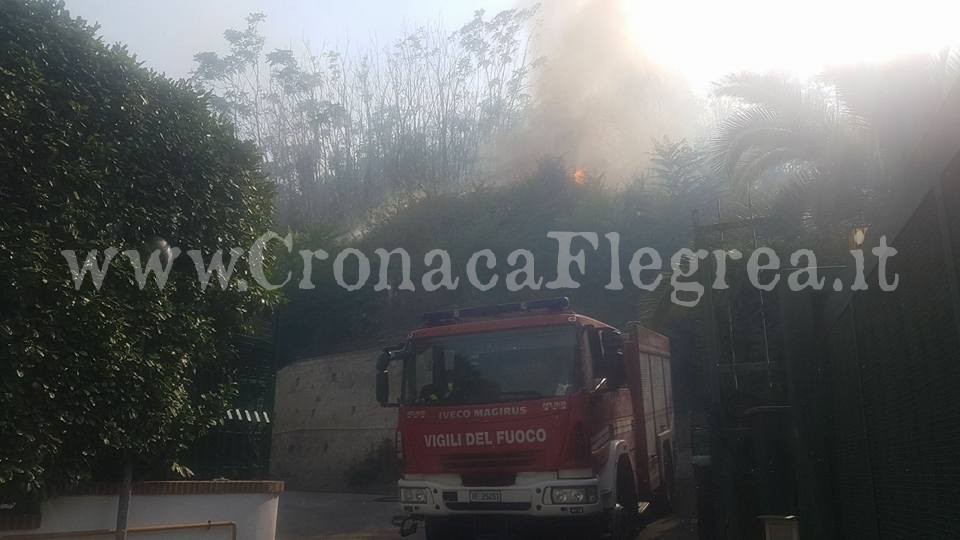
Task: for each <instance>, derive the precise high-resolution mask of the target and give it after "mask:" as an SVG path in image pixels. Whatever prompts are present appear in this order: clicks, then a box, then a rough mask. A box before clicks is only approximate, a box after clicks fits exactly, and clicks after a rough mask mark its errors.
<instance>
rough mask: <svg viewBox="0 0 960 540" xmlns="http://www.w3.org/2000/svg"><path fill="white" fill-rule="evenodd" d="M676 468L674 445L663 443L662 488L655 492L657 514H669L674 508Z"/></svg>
mask: <svg viewBox="0 0 960 540" xmlns="http://www.w3.org/2000/svg"><path fill="white" fill-rule="evenodd" d="M675 472H676V470H675V468H674V465H673V445H671V444H670V441H664V443H663V472H662V473H661V474H662V479H663V480H662V483H661V484H660V488H659V489H657V491H656V493H654V500H653V505H654V510H655V511H656V514H657V515H661V516H662V515H666V514H669V513H670V511H671V510H672V509H673V477H674V474H675Z"/></svg>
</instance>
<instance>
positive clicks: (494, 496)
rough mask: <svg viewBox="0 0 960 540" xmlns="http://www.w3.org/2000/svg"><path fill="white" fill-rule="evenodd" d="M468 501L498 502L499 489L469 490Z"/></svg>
mask: <svg viewBox="0 0 960 540" xmlns="http://www.w3.org/2000/svg"><path fill="white" fill-rule="evenodd" d="M470 502H479V503H489V502H500V492H499V491H471V492H470Z"/></svg>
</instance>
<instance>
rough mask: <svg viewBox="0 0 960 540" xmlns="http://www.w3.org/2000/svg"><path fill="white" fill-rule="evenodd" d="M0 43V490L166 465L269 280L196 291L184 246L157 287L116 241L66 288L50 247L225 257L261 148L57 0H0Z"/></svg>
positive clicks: (240, 222)
mask: <svg viewBox="0 0 960 540" xmlns="http://www.w3.org/2000/svg"><path fill="white" fill-rule="evenodd" d="M0 50H2V51H3V52H2V54H0V200H2V201H3V210H2V213H0V276H2V277H0V280H2V281H0V434H2V435H0V437H2V439H3V442H2V443H0V490H2V491H4V492H11V491H13V492H20V493H22V492H25V491H26V492H34V493H41V492H42V490H43V489H44V488H45V487H49V486H51V485H56V484H60V483H64V482H70V481H77V480H82V479H87V478H90V477H92V476H97V475H98V471H106V473H107V474H109V473H110V472H111V471H119V470H120V468H121V467H120V465H119V463H120V462H121V460H122V459H130V460H133V461H134V462H135V463H139V465H140V467H141V470H143V467H145V466H151V467H154V466H157V465H158V464H160V463H162V462H166V464H167V466H169V463H170V461H172V460H173V458H174V457H175V455H176V452H177V451H178V449H180V448H181V447H182V446H183V445H184V444H186V443H188V442H189V441H190V440H191V439H192V438H194V437H195V436H197V435H198V434H199V433H201V432H202V431H203V429H204V426H206V425H208V424H209V423H210V422H211V420H212V419H214V418H219V417H220V416H221V414H222V412H223V410H224V408H225V407H226V405H227V403H228V401H229V399H230V396H231V393H232V387H233V384H232V382H231V380H232V378H231V369H232V368H231V359H232V356H231V354H230V343H231V340H232V337H233V336H234V335H236V334H237V333H238V332H242V331H243V329H244V324H245V321H248V320H250V318H251V315H253V314H254V313H255V311H256V310H258V309H260V308H261V307H262V306H264V305H265V304H267V303H268V302H269V301H270V298H269V297H268V296H267V295H266V293H264V292H263V291H260V290H255V289H254V288H251V290H250V291H246V292H241V291H239V290H238V289H237V288H236V283H237V282H238V281H237V280H236V279H234V280H233V283H234V284H233V285H231V286H230V287H228V288H227V289H226V290H221V288H220V286H219V284H218V283H216V280H214V283H212V284H211V286H210V287H207V288H206V291H205V292H204V291H203V290H202V289H201V287H200V285H199V283H198V280H197V276H196V272H195V271H194V270H193V264H192V263H191V262H190V260H189V259H187V257H186V256H181V257H180V258H179V259H177V260H176V261H175V263H174V266H173V272H172V273H171V276H170V278H169V280H168V281H167V283H166V286H165V287H163V288H162V289H161V288H158V287H157V286H156V284H153V283H152V282H150V281H148V284H147V287H146V288H145V289H143V290H141V289H140V287H139V286H138V285H137V281H136V279H135V274H134V272H133V270H132V265H131V261H130V260H127V259H125V258H124V256H123V255H120V256H118V257H117V258H116V259H114V262H113V265H112V266H111V269H110V271H109V273H108V274H107V277H106V280H105V281H104V284H103V287H102V288H101V289H100V290H97V289H96V288H95V287H94V286H93V285H92V284H91V282H90V280H89V279H88V280H87V281H86V282H85V283H84V284H83V286H82V287H81V288H80V289H79V290H76V289H75V286H74V282H73V279H72V276H71V273H70V269H69V266H68V264H67V260H66V259H65V257H64V256H63V255H61V250H76V252H77V254H78V258H79V260H80V262H81V264H82V262H83V260H84V258H85V257H86V254H87V252H88V251H89V250H93V249H98V250H101V253H102V250H104V249H105V248H107V247H109V246H112V247H115V248H116V249H118V250H119V251H121V252H123V251H125V250H131V249H137V250H140V251H141V252H144V253H146V251H147V250H145V249H144V246H145V245H147V244H148V243H149V242H150V240H151V239H152V238H156V237H159V238H162V239H164V240H166V241H167V242H168V243H169V244H171V245H173V246H179V247H182V249H183V250H184V251H186V250H188V249H198V250H200V251H201V252H203V253H204V256H205V258H206V260H207V262H209V260H210V256H211V254H212V253H213V252H215V251H216V250H223V251H224V258H225V259H226V258H227V257H228V256H227V252H228V251H229V249H230V248H232V247H235V246H237V247H244V248H248V247H249V246H250V245H251V243H252V242H253V240H254V239H255V238H256V237H257V236H259V235H260V234H262V233H263V231H265V230H266V227H267V225H268V224H269V222H270V217H271V198H272V193H271V189H270V186H269V184H268V183H267V181H266V180H265V178H264V177H263V175H262V173H261V171H260V159H259V157H258V155H257V153H256V152H255V151H254V149H253V148H252V146H250V145H249V144H247V143H242V142H240V141H238V140H237V139H236V138H235V137H234V135H233V128H232V127H231V126H230V125H229V124H228V123H227V122H225V121H223V120H222V119H220V118H218V117H217V116H215V115H213V114H211V113H210V112H209V111H210V108H209V107H208V103H207V96H206V95H205V94H204V93H203V92H201V91H200V90H198V89H196V88H194V87H192V86H191V85H190V84H188V83H185V82H183V81H173V80H170V79H167V78H166V77H164V76H162V75H160V74H157V73H155V72H152V71H150V70H147V69H145V68H143V67H141V66H140V65H139V64H138V62H137V61H136V60H135V58H133V57H132V56H131V55H129V54H128V53H127V52H126V50H125V49H124V48H123V47H120V46H112V47H111V46H107V45H105V44H104V43H102V42H101V40H100V39H99V38H98V37H97V36H96V28H95V27H92V26H89V25H88V24H87V23H85V22H84V21H83V20H80V19H72V18H71V17H70V15H69V13H68V12H67V11H65V10H64V7H63V4H62V2H53V1H47V0H43V1H23V0H0ZM100 260H101V261H102V260H103V256H102V255H101V258H100ZM145 261H146V257H143V261H142V262H141V264H143V262H145ZM184 264H185V265H186V266H185V267H184ZM236 273H237V274H239V277H244V276H247V279H248V281H249V276H248V274H249V268H248V267H247V266H246V264H245V261H244V260H241V261H240V262H239V263H238V264H237V267H236Z"/></svg>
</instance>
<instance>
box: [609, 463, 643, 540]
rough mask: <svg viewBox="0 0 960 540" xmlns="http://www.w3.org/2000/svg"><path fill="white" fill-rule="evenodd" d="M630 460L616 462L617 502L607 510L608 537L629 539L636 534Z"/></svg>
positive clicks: (622, 539) (615, 539)
mask: <svg viewBox="0 0 960 540" xmlns="http://www.w3.org/2000/svg"><path fill="white" fill-rule="evenodd" d="M633 478H634V477H633V467H631V466H630V462H629V461H626V460H620V463H618V464H617V504H616V505H615V506H614V507H613V508H612V509H610V510H608V511H607V513H608V515H607V520H606V521H607V523H608V524H609V525H608V537H609V538H611V540H629V539H631V538H633V537H635V536H636V535H637V523H638V517H639V516H638V515H637V488H636V485H635V484H634V480H633Z"/></svg>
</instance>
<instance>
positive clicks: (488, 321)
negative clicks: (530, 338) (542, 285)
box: [409, 311, 614, 339]
mask: <svg viewBox="0 0 960 540" xmlns="http://www.w3.org/2000/svg"><path fill="white" fill-rule="evenodd" d="M561 324H576V325H578V326H596V327H597V328H604V329H611V330H613V329H614V328H613V327H612V326H610V325H608V324H606V323H602V322H600V321H598V320H596V319H593V318H591V317H587V316H585V315H580V314H577V313H574V312H572V311H563V312H559V313H546V314H542V313H537V314H530V313H520V314H504V315H500V316H497V317H496V318H484V319H482V320H469V321H462V322H450V323H448V324H444V325H438V326H427V327H424V328H420V329H417V330H414V331H413V332H411V333H410V336H409V337H410V338H414V339H416V338H426V337H439V336H452V335H458V334H479V333H482V332H494V331H498V330H514V329H519V328H536V327H541V326H554V325H561Z"/></svg>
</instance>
